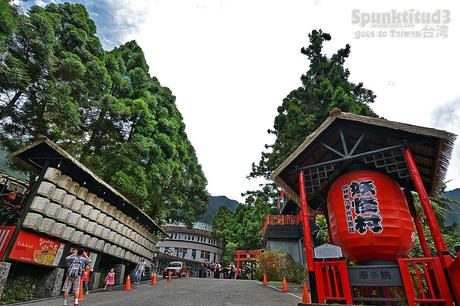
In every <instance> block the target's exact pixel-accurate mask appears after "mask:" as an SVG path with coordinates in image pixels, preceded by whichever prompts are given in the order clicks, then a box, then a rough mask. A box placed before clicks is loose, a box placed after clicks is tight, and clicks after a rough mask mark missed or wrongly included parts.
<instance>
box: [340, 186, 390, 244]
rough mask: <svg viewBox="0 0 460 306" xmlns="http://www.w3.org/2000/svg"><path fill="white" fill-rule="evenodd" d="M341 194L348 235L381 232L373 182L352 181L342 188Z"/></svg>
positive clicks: (375, 189) (380, 217)
mask: <svg viewBox="0 0 460 306" xmlns="http://www.w3.org/2000/svg"><path fill="white" fill-rule="evenodd" d="M342 193H343V204H344V206H345V215H346V219H347V225H348V232H349V233H351V234H354V233H356V232H358V233H359V234H361V235H364V234H366V233H367V231H368V230H370V231H371V232H373V233H375V234H379V233H381V232H382V231H383V226H382V216H381V215H380V210H379V201H378V200H377V198H376V195H377V188H376V187H375V184H374V181H372V180H361V181H353V182H351V184H348V185H343V186H342Z"/></svg>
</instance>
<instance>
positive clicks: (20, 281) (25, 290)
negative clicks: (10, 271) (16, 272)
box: [1, 275, 39, 304]
mask: <svg viewBox="0 0 460 306" xmlns="http://www.w3.org/2000/svg"><path fill="white" fill-rule="evenodd" d="M38 283H39V277H37V276H36V275H20V276H17V277H14V278H11V279H10V278H8V281H7V282H6V285H5V289H4V290H3V296H2V299H1V301H2V304H5V303H6V304H10V303H15V302H22V301H28V300H32V299H34V298H35V297H36V293H37V285H38Z"/></svg>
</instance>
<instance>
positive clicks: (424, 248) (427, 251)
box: [404, 189, 431, 257]
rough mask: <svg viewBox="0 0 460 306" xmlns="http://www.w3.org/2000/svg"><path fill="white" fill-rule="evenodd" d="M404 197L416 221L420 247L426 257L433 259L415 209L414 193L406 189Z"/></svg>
mask: <svg viewBox="0 0 460 306" xmlns="http://www.w3.org/2000/svg"><path fill="white" fill-rule="evenodd" d="M404 195H405V196H406V200H407V204H408V206H409V211H410V214H411V216H412V219H413V220H414V224H415V228H416V230H417V235H418V240H419V242H420V246H421V248H422V252H423V256H424V257H431V252H430V248H429V247H428V243H427V242H426V237H425V231H424V230H423V225H422V223H421V222H420V217H419V216H418V214H417V210H416V209H415V204H414V199H413V198H412V193H411V192H410V190H408V189H405V190H404Z"/></svg>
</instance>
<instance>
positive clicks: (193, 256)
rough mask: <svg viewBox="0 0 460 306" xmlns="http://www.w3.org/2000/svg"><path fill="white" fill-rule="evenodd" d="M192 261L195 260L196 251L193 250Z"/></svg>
mask: <svg viewBox="0 0 460 306" xmlns="http://www.w3.org/2000/svg"><path fill="white" fill-rule="evenodd" d="M192 259H196V250H195V249H193V250H192Z"/></svg>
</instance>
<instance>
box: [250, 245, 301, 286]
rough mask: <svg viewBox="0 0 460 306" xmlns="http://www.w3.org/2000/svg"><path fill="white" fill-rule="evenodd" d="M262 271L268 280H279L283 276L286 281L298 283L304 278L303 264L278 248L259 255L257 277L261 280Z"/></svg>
mask: <svg viewBox="0 0 460 306" xmlns="http://www.w3.org/2000/svg"><path fill="white" fill-rule="evenodd" d="M264 273H265V274H266V275H267V279H268V280H269V281H281V280H282V279H283V277H284V276H285V277H286V280H287V281H288V282H291V283H297V284H300V283H302V282H303V281H304V280H305V279H306V273H305V269H304V268H303V266H302V265H301V264H300V263H296V262H295V261H294V259H293V258H292V256H291V255H290V254H287V253H284V252H282V251H278V250H273V251H266V252H264V253H262V255H261V256H260V260H259V266H258V268H257V274H256V275H257V279H259V280H262V278H263V275H264Z"/></svg>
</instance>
